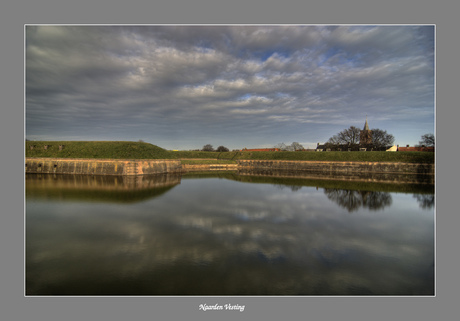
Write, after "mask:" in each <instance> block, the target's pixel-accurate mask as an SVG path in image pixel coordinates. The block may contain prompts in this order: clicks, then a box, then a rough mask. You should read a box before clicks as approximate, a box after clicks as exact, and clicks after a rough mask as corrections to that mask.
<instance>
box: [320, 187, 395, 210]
mask: <svg viewBox="0 0 460 321" xmlns="http://www.w3.org/2000/svg"><path fill="white" fill-rule="evenodd" d="M324 194H326V196H327V198H329V199H330V200H331V201H334V202H336V203H337V204H339V205H340V206H341V207H343V208H346V209H347V210H348V212H353V211H357V210H358V209H360V208H361V207H363V208H367V209H369V210H371V211H376V210H379V209H383V208H384V207H386V206H390V205H391V201H392V200H391V195H390V193H386V192H371V191H353V190H346V189H336V188H325V189H324Z"/></svg>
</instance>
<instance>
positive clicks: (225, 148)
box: [216, 146, 229, 152]
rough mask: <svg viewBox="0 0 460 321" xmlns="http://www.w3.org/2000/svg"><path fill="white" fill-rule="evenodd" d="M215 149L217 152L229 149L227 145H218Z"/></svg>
mask: <svg viewBox="0 0 460 321" xmlns="http://www.w3.org/2000/svg"><path fill="white" fill-rule="evenodd" d="M216 151H217V152H228V151H229V149H228V148H227V147H225V146H219V147H217V149H216Z"/></svg>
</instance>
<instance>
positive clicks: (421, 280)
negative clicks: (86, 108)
mask: <svg viewBox="0 0 460 321" xmlns="http://www.w3.org/2000/svg"><path fill="white" fill-rule="evenodd" d="M219 176H220V177H219ZM433 189H434V188H433V186H428V187H422V186H420V187H417V186H409V185H407V184H405V185H388V184H356V183H353V182H350V183H344V182H334V181H320V180H317V181H311V180H303V179H294V178H268V177H255V176H239V175H236V174H231V173H230V174H214V175H205V176H204V177H203V176H184V177H180V176H170V175H168V176H156V177H148V178H147V177H140V178H137V179H135V178H127V177H96V176H94V177H92V176H64V175H56V176H53V175H27V177H26V247H25V255H26V275H25V277H26V295H160V296H169V295H174V296H180V295H212V296H215V295H251V296H260V295H276V296H280V295H315V296H319V295H353V296H355V295H393V296H398V295H434V283H435V282H434V269H435V266H434V262H435V255H434V254H435V253H434V248H435V246H434V245H435V241H434V235H435V233H434V221H435V220H434V191H433Z"/></svg>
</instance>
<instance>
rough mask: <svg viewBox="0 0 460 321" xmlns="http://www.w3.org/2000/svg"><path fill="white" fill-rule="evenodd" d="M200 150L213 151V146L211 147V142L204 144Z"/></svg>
mask: <svg viewBox="0 0 460 321" xmlns="http://www.w3.org/2000/svg"><path fill="white" fill-rule="evenodd" d="M202 151H203V152H213V151H214V148H213V147H212V145H211V144H207V145H204V146H203V149H202Z"/></svg>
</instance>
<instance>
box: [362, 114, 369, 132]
mask: <svg viewBox="0 0 460 321" xmlns="http://www.w3.org/2000/svg"><path fill="white" fill-rule="evenodd" d="M363 130H369V124H368V123H367V115H366V122H365V123H364V129H363Z"/></svg>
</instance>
